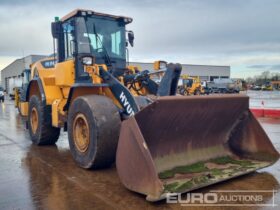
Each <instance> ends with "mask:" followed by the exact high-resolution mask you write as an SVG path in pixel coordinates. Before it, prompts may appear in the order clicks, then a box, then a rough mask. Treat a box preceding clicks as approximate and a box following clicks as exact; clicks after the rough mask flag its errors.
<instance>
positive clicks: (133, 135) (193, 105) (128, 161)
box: [116, 95, 279, 201]
mask: <svg viewBox="0 0 280 210" xmlns="http://www.w3.org/2000/svg"><path fill="white" fill-rule="evenodd" d="M278 159H279V153H278V152H277V151H276V150H275V148H274V147H273V145H272V143H271V141H270V140H269V138H268V136H267V135H266V133H265V132H264V130H263V129H262V127H261V126H260V124H259V123H258V121H257V120H256V119H255V117H254V116H253V115H252V113H251V111H250V110H249V98H248V97H247V96H242V95H231V96H192V97H183V96H182V97H180V96H167V97H161V98H159V99H157V100H156V101H155V102H153V103H152V104H150V105H148V106H147V107H145V108H144V109H143V110H141V111H140V112H138V113H137V114H136V115H135V116H134V117H130V118H129V119H127V120H125V121H123V123H122V126H121V133H120V138H119V143H118V149H117V157H116V165H117V171H118V174H119V177H120V180H121V182H122V183H123V184H124V185H125V186H126V187H127V188H128V189H130V190H132V191H135V192H139V193H141V194H145V195H146V196H147V197H146V199H147V200H149V201H157V200H161V199H164V198H166V197H167V196H168V193H170V192H172V193H173V192H174V193H183V192H188V191H191V190H194V189H197V188H201V187H205V186H208V185H211V184H214V183H217V182H221V181H224V180H227V179H231V178H233V177H237V176H240V175H243V174H247V173H250V172H253V171H255V170H257V169H260V168H264V167H267V166H269V165H272V164H273V163H274V162H276V161H277V160H278Z"/></svg>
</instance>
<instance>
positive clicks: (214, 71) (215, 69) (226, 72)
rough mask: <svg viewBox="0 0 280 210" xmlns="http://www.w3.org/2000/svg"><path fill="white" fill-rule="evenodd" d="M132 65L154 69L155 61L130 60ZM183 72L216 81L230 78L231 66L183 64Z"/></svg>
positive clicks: (204, 79) (203, 79)
mask: <svg viewBox="0 0 280 210" xmlns="http://www.w3.org/2000/svg"><path fill="white" fill-rule="evenodd" d="M130 65H134V66H139V67H141V70H145V69H147V70H149V69H153V63H142V62H130ZM182 74H187V75H189V76H193V77H197V76H199V77H200V79H201V80H202V81H214V79H218V78H230V66H211V65H192V64H182Z"/></svg>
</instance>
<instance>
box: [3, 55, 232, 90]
mask: <svg viewBox="0 0 280 210" xmlns="http://www.w3.org/2000/svg"><path fill="white" fill-rule="evenodd" d="M46 57H47V56H45V55H29V56H26V57H24V58H20V59H17V60H15V61H14V62H12V63H11V64H9V65H8V66H7V67H5V68H4V69H3V70H2V71H1V80H2V82H1V83H2V84H1V85H2V87H3V88H4V89H5V90H6V91H7V93H8V94H10V93H12V91H13V88H14V87H19V86H21V84H22V78H21V73H22V72H23V70H25V69H29V68H30V67H29V66H30V64H32V63H34V62H36V61H37V60H40V59H43V58H46ZM130 65H134V66H139V67H140V68H141V70H145V69H148V70H152V69H153V63H142V62H130ZM182 67H183V69H182V74H187V75H189V76H199V77H200V79H201V80H202V81H213V80H214V79H216V78H230V66H211V65H192V64H182Z"/></svg>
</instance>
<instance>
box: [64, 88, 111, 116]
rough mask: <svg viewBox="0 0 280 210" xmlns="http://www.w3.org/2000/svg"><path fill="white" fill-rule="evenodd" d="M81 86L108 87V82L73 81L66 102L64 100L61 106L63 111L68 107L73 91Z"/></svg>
mask: <svg viewBox="0 0 280 210" xmlns="http://www.w3.org/2000/svg"><path fill="white" fill-rule="evenodd" d="M81 87H86V88H96V87H109V85H108V84H92V83H75V84H74V85H72V86H71V88H70V91H69V95H68V98H67V102H66V104H65V106H64V107H63V111H67V110H68V109H69V106H70V103H71V100H72V97H73V93H74V91H75V90H76V89H78V88H81Z"/></svg>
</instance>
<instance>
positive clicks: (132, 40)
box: [127, 31, 134, 47]
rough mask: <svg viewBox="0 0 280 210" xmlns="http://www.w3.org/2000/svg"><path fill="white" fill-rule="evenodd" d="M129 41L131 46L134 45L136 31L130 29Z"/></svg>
mask: <svg viewBox="0 0 280 210" xmlns="http://www.w3.org/2000/svg"><path fill="white" fill-rule="evenodd" d="M127 35H128V42H129V44H130V46H131V47H133V46H134V33H133V31H128V34H127Z"/></svg>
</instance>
